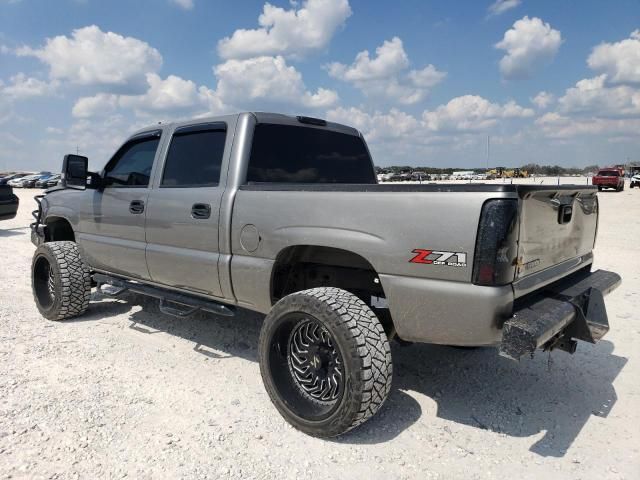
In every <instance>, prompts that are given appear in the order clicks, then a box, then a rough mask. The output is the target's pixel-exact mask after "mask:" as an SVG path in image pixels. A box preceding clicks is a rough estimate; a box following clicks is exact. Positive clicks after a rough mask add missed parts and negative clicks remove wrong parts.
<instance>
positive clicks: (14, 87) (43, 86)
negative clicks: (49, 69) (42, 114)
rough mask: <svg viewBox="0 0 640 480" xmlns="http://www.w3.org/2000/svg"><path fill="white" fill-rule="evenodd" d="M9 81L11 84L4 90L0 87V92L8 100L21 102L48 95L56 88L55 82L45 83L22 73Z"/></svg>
mask: <svg viewBox="0 0 640 480" xmlns="http://www.w3.org/2000/svg"><path fill="white" fill-rule="evenodd" d="M9 80H10V82H11V83H10V84H9V85H7V86H6V87H4V88H2V86H0V91H1V92H2V93H4V94H5V95H6V96H7V97H8V98H10V99H16V100H21V99H25V98H30V97H39V96H42V95H48V94H51V93H52V92H53V91H54V90H55V88H56V83H55V82H52V83H47V82H44V81H42V80H38V79H37V78H33V77H27V76H26V75H25V74H24V73H18V74H17V75H14V76H13V77H11V78H10V79H9Z"/></svg>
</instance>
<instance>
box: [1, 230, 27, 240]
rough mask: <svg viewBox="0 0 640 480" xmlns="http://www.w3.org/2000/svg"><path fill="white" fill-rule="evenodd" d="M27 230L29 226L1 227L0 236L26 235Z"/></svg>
mask: <svg viewBox="0 0 640 480" xmlns="http://www.w3.org/2000/svg"><path fill="white" fill-rule="evenodd" d="M28 230H29V227H15V228H2V229H0V238H2V237H14V236H18V235H26V234H27V232H28Z"/></svg>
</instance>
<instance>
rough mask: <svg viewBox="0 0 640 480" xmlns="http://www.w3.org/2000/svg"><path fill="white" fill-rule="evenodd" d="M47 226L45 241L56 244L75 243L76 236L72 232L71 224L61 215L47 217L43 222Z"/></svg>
mask: <svg viewBox="0 0 640 480" xmlns="http://www.w3.org/2000/svg"><path fill="white" fill-rule="evenodd" d="M44 224H45V225H46V226H47V229H46V237H45V239H46V241H47V242H58V241H65V240H68V241H70V242H75V241H76V235H75V232H74V230H73V226H72V225H71V222H70V221H69V220H68V219H67V218H66V217H63V216H61V215H49V216H47V218H46V219H45V221H44Z"/></svg>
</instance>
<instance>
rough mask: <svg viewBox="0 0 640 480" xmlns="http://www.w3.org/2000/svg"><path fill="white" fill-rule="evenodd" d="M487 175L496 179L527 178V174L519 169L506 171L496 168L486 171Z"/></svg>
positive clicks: (502, 168)
mask: <svg viewBox="0 0 640 480" xmlns="http://www.w3.org/2000/svg"><path fill="white" fill-rule="evenodd" d="M487 175H492V176H494V177H496V178H529V172H527V171H526V170H521V169H519V168H513V169H509V170H507V169H506V168H504V167H496V168H493V169H491V170H489V171H487Z"/></svg>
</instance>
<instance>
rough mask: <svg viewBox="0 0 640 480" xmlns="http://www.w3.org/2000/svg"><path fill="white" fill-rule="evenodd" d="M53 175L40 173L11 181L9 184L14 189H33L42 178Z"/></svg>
mask: <svg viewBox="0 0 640 480" xmlns="http://www.w3.org/2000/svg"><path fill="white" fill-rule="evenodd" d="M49 175H51V172H40V173H35V174H33V175H27V176H26V177H22V178H18V179H15V180H10V181H9V182H8V184H9V185H11V186H12V187H13V188H33V187H34V186H35V183H36V182H37V181H38V180H39V179H41V178H42V177H45V176H49Z"/></svg>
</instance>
